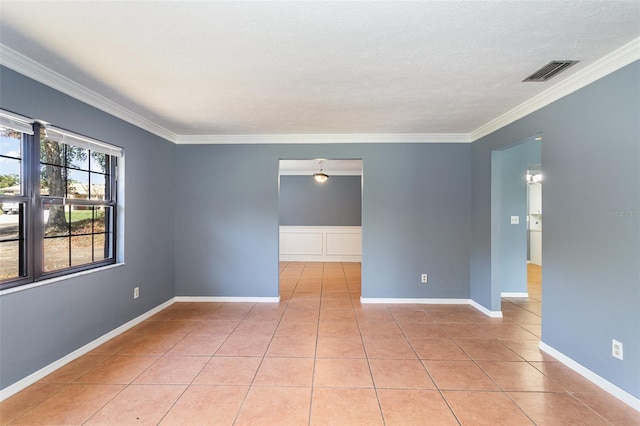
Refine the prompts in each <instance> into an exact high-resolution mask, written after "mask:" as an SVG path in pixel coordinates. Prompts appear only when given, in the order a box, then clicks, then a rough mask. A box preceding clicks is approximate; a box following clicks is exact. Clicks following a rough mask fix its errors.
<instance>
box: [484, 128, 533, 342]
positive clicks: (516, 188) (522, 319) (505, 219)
mask: <svg viewBox="0 0 640 426" xmlns="http://www.w3.org/2000/svg"><path fill="white" fill-rule="evenodd" d="M491 161H492V164H491V168H492V175H491V225H492V227H491V253H492V260H491V277H492V308H494V309H493V310H496V308H498V309H500V310H501V311H502V314H503V316H504V317H505V318H510V319H517V321H518V323H519V324H520V325H522V326H523V328H525V329H527V330H528V331H530V332H531V333H533V334H535V335H536V336H537V337H540V336H541V322H542V319H541V315H542V298H541V295H542V279H541V277H542V274H541V267H542V260H541V258H542V238H541V235H542V198H541V194H542V191H541V186H542V168H541V162H542V136H541V135H535V136H533V137H530V138H527V139H525V140H523V141H520V142H518V143H515V144H513V145H511V146H508V147H506V148H504V149H500V150H496V151H494V152H493V153H492V160H491ZM534 179H535V180H536V182H534ZM534 262H535V263H534Z"/></svg>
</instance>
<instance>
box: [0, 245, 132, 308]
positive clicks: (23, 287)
mask: <svg viewBox="0 0 640 426" xmlns="http://www.w3.org/2000/svg"><path fill="white" fill-rule="evenodd" d="M118 235H120V234H118ZM118 239H119V240H121V239H122V240H123V239H124V238H118ZM120 266H124V262H118V263H114V264H111V265H106V266H99V267H97V268H93V269H87V270H84V271H80V272H74V273H73V274H67V275H61V276H59V277H55V278H49V279H47V280H42V281H36V282H34V283H31V284H25V285H19V286H17V287H11V288H8V289H6V290H2V291H0V297H2V296H6V295H8V294H11V293H18V292H19V291H25V290H31V289H32V288H37V287H42V286H45V285H48V284H53V283H57V282H58V281H66V280H70V279H73V278H78V277H81V276H83V275H90V274H95V273H97V272H102V271H106V270H108V269H113V268H119V267H120Z"/></svg>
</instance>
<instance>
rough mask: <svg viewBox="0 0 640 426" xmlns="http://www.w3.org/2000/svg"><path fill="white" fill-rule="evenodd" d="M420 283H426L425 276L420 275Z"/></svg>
mask: <svg viewBox="0 0 640 426" xmlns="http://www.w3.org/2000/svg"><path fill="white" fill-rule="evenodd" d="M420 281H422V282H423V283H426V282H427V274H422V275H420Z"/></svg>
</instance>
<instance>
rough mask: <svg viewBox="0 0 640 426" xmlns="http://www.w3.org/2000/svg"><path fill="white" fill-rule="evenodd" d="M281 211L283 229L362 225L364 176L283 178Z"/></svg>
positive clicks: (281, 182) (281, 181) (281, 178)
mask: <svg viewBox="0 0 640 426" xmlns="http://www.w3.org/2000/svg"><path fill="white" fill-rule="evenodd" d="M279 209H280V210H279V211H280V225H283V226H360V225H361V223H362V177H361V176H331V177H330V178H329V180H328V181H326V182H325V183H323V184H319V183H317V182H315V181H314V180H313V178H312V177H311V176H280V204H279Z"/></svg>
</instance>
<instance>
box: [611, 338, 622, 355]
mask: <svg viewBox="0 0 640 426" xmlns="http://www.w3.org/2000/svg"><path fill="white" fill-rule="evenodd" d="M611 356H613V357H614V358H618V359H619V360H622V359H623V358H624V353H623V351H622V343H620V342H618V341H617V340H616V339H612V340H611Z"/></svg>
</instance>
